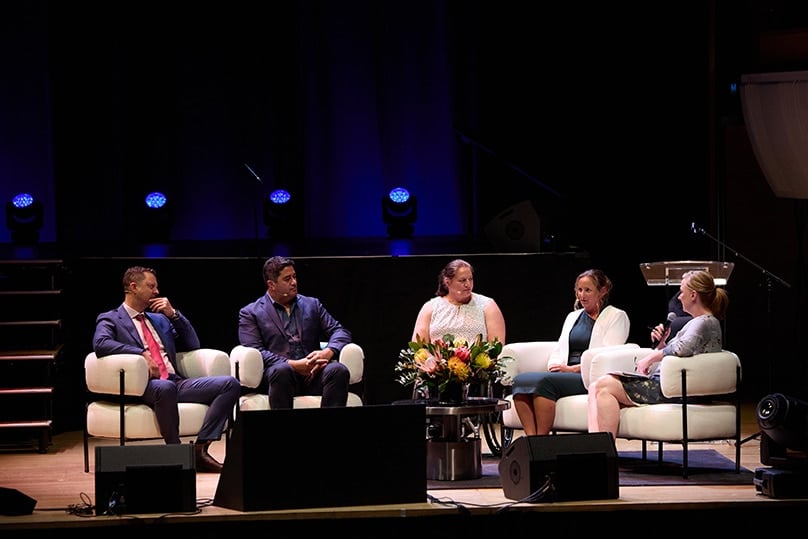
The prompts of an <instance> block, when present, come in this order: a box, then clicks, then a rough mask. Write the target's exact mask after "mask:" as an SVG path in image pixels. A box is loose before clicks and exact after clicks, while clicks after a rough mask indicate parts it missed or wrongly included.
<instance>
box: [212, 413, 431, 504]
mask: <svg viewBox="0 0 808 539" xmlns="http://www.w3.org/2000/svg"><path fill="white" fill-rule="evenodd" d="M426 499H427V497H426V409H425V406H423V405H414V404H413V405H411V404H402V405H366V406H348V407H342V408H298V409H292V410H251V411H243V412H241V413H239V416H238V419H237V420H236V422H235V424H234V425H233V432H232V435H231V438H230V441H229V443H228V446H227V456H226V458H225V461H224V468H223V469H222V474H221V476H220V477H219V484H218V486H217V488H216V496H215V497H214V500H213V505H217V506H219V507H226V508H228V509H235V510H238V511H263V510H273V509H291V508H307V507H338V506H349V505H376V504H401V503H422V502H424V501H426Z"/></svg>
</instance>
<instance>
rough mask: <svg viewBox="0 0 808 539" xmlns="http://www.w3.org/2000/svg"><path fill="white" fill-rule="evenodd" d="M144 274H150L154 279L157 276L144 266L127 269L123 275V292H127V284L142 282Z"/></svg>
mask: <svg viewBox="0 0 808 539" xmlns="http://www.w3.org/2000/svg"><path fill="white" fill-rule="evenodd" d="M144 273H151V274H152V275H154V276H155V277H156V276H157V272H156V271H154V270H153V269H152V268H147V267H146V266H132V267H131V268H128V269H127V270H126V271H125V272H124V273H123V291H124V292H127V291H128V290H129V283H131V282H132V281H135V282H140V281H142V280H143V278H144V275H143V274H144Z"/></svg>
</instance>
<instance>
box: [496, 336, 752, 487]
mask: <svg viewBox="0 0 808 539" xmlns="http://www.w3.org/2000/svg"><path fill="white" fill-rule="evenodd" d="M548 347H549V344H547V343H540V342H534V343H512V344H508V345H506V347H505V348H503V351H502V353H503V355H510V356H512V357H513V358H514V361H513V362H512V364H511V368H512V369H513V374H512V375H511V376H509V377H508V379H506V380H505V381H504V382H505V383H506V384H508V385H510V383H512V376H515V375H516V374H517V373H519V372H524V371H527V370H535V369H543V370H546V365H547V357H549V351H548ZM650 352H651V349H649V348H640V347H639V346H637V345H636V344H625V345H619V346H608V347H603V348H595V349H591V350H588V351H587V353H584V355H583V356H582V357H581V375H582V377H583V381H584V385H585V386H586V387H589V382H590V381H592V380H595V379H596V378H597V377H599V376H601V375H603V374H605V373H607V372H609V371H615V370H627V371H633V370H634V360H635V358H641V357H643V356H645V355H646V354H648V353H650ZM545 354H546V355H545ZM523 359H524V362H525V363H524V364H522V362H523ZM542 361H543V367H542ZM659 369H660V382H661V384H662V393H663V394H664V395H665V396H666V397H670V398H679V399H681V401H682V402H681V403H678V402H677V403H660V404H652V405H647V406H635V407H629V408H623V409H622V410H621V411H620V426H619V429H618V433H617V437H618V438H626V439H634V440H642V442H643V446H642V447H643V457H645V456H646V442H647V441H656V442H659V445H658V453H659V460H660V461H661V460H662V447H663V443H664V442H670V443H677V444H681V445H682V450H683V451H682V453H683V458H682V470H683V474H684V476H685V477H687V451H688V442H692V441H706V440H728V439H731V440H734V442H735V448H736V449H735V467H736V471H739V470H740V456H741V455H740V446H741V444H740V433H741V428H740V427H741V406H740V391H739V388H740V382H741V362H740V360H739V359H738V356H737V355H735V354H734V353H732V352H730V351H727V350H724V351H721V352H715V353H708V354H697V355H695V356H691V357H676V356H666V357H665V358H663V360H662V362H661V363H660V364H659ZM506 398H508V399H510V398H511V396H510V395H509V396H508V397H506ZM513 429H521V423H520V422H519V417H518V416H517V414H516V411H515V410H513V409H509V410H506V411H505V412H503V416H502V438H503V445H505V444H507V443H509V442H510V441H511V440H512V437H513V432H512V431H513ZM553 430H554V431H571V432H586V431H587V395H571V396H569V397H563V398H561V399H559V400H558V402H557V403H556V416H555V421H554V423H553Z"/></svg>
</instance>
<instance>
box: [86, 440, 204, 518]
mask: <svg viewBox="0 0 808 539" xmlns="http://www.w3.org/2000/svg"><path fill="white" fill-rule="evenodd" d="M195 511H196V462H195V457H194V445H193V444H170V445H112V446H96V447H95V514H96V515H122V514H128V513H192V512H195Z"/></svg>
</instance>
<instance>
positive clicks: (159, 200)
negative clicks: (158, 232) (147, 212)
mask: <svg viewBox="0 0 808 539" xmlns="http://www.w3.org/2000/svg"><path fill="white" fill-rule="evenodd" d="M167 203H168V199H167V198H166V196H165V195H164V194H163V193H161V192H160V191H154V192H152V193H149V194H148V195H146V206H147V207H149V208H152V209H155V210H157V209H160V208H162V207H163V206H165V205H166V204H167Z"/></svg>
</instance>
